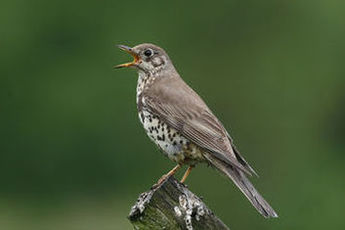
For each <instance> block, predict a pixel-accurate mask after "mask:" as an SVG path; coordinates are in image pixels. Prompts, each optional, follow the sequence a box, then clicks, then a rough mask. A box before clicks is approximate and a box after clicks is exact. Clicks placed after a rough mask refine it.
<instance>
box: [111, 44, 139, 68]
mask: <svg viewBox="0 0 345 230" xmlns="http://www.w3.org/2000/svg"><path fill="white" fill-rule="evenodd" d="M118 47H119V48H120V49H122V50H124V51H125V52H127V53H129V54H130V55H132V56H133V58H134V60H133V61H132V62H128V63H124V64H120V65H116V66H114V68H115V69H118V68H122V67H131V66H134V65H135V64H137V63H138V62H139V60H140V58H139V56H138V54H136V53H135V52H134V51H133V49H132V48H131V47H128V46H124V45H118Z"/></svg>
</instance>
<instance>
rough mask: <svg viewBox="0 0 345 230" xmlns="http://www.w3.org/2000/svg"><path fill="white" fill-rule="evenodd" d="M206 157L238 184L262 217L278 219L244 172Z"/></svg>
mask: <svg viewBox="0 0 345 230" xmlns="http://www.w3.org/2000/svg"><path fill="white" fill-rule="evenodd" d="M205 157H206V158H207V159H208V160H209V162H210V163H211V165H213V166H214V167H215V168H217V169H218V170H219V171H221V172H222V173H224V174H225V175H226V176H228V177H229V178H230V179H231V180H232V181H233V182H234V183H235V184H236V186H237V187H238V188H239V189H240V190H241V191H242V193H243V194H244V195H245V196H246V197H247V198H248V200H249V201H250V203H251V204H252V205H253V206H254V207H255V208H256V210H257V211H258V212H259V213H260V214H261V215H263V216H264V217H266V218H270V217H278V215H277V213H276V212H275V211H274V209H273V208H272V207H271V206H270V205H269V204H268V203H267V201H266V200H265V199H264V198H263V197H262V196H261V195H260V193H259V192H258V191H257V190H256V189H255V188H254V186H253V185H252V183H251V182H250V181H249V180H248V178H247V177H246V175H245V174H244V173H243V172H242V171H240V170H239V169H237V168H235V167H233V166H231V165H229V164H227V163H225V162H223V161H220V160H218V159H214V158H213V159H210V157H211V156H210V155H208V154H207V155H205Z"/></svg>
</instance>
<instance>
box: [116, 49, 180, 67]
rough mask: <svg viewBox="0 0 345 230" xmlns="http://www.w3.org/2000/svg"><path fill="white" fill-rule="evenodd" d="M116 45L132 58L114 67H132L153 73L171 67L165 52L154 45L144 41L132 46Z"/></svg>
mask: <svg viewBox="0 0 345 230" xmlns="http://www.w3.org/2000/svg"><path fill="white" fill-rule="evenodd" d="M118 47H119V48H120V49H122V50H124V51H125V52H127V53H129V54H130V55H132V56H133V57H134V60H133V61H132V62H128V63H125V64H120V65H117V66H114V68H123V67H132V68H136V69H138V70H139V71H140V70H141V71H144V72H149V73H154V72H159V71H161V70H164V69H168V68H171V67H173V66H172V63H171V61H170V58H169V56H168V55H167V53H166V52H165V51H164V50H163V49H162V48H160V47H158V46H156V45H153V44H148V43H144V44H140V45H137V46H135V47H133V48H131V47H128V46H124V45H119V46H118Z"/></svg>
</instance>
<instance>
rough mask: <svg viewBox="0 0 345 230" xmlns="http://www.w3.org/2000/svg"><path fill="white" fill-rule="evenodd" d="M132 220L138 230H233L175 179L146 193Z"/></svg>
mask: <svg viewBox="0 0 345 230" xmlns="http://www.w3.org/2000/svg"><path fill="white" fill-rule="evenodd" d="M128 218H129V220H130V222H131V223H132V224H133V226H134V229H138V230H146V229H147V230H149V229H150V230H155V229H172V230H175V229H183V230H206V229H207V230H210V229H217V230H218V229H219V230H229V228H228V227H227V226H226V225H225V224H224V223H223V222H222V221H221V220H220V219H219V218H218V217H216V216H215V215H214V214H213V212H212V211H211V210H210V209H208V208H207V206H206V205H205V204H204V202H203V201H202V200H201V199H200V198H199V197H197V196H196V195H194V194H193V193H192V192H191V191H189V190H188V188H187V187H186V186H185V185H183V184H181V183H180V182H178V181H177V180H176V179H175V178H174V177H173V176H172V177H169V178H167V179H166V180H165V181H164V182H163V183H162V184H161V185H160V186H158V187H155V188H151V190H149V191H147V192H144V193H142V194H141V195H140V196H139V198H138V200H137V202H136V204H135V205H134V206H133V207H132V209H131V211H130V214H129V217H128Z"/></svg>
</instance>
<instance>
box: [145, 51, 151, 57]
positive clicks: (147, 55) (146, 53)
mask: <svg viewBox="0 0 345 230" xmlns="http://www.w3.org/2000/svg"><path fill="white" fill-rule="evenodd" d="M152 54H153V52H152V50H151V49H147V50H145V51H144V55H145V56H146V57H150V56H152Z"/></svg>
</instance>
